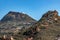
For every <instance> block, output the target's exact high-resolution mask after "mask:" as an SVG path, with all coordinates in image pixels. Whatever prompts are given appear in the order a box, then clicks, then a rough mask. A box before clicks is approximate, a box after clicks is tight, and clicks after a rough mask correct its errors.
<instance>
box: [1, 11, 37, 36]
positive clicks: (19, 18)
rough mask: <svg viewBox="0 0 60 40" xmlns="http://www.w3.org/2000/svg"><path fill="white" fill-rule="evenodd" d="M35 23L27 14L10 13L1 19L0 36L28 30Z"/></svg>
mask: <svg viewBox="0 0 60 40" xmlns="http://www.w3.org/2000/svg"><path fill="white" fill-rule="evenodd" d="M35 22H36V20H35V19H33V18H31V17H30V16H29V15H27V14H24V13H20V12H13V11H10V12H8V14H6V15H5V16H4V17H3V18H2V19H1V24H0V35H3V34H6V35H7V34H10V35H12V34H16V33H18V32H19V31H20V30H21V29H22V28H25V29H26V28H29V27H30V26H31V25H33V24H34V23H35Z"/></svg>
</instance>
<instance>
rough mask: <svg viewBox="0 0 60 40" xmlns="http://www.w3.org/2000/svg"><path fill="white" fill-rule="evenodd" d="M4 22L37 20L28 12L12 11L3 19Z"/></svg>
mask: <svg viewBox="0 0 60 40" xmlns="http://www.w3.org/2000/svg"><path fill="white" fill-rule="evenodd" d="M1 21H2V22H6V21H23V22H35V21H36V20H35V19H33V18H31V17H30V16H28V15H27V14H23V13H19V12H13V11H10V12H9V13H8V14H7V15H5V16H4V17H3V18H2V20H1Z"/></svg>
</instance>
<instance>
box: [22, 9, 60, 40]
mask: <svg viewBox="0 0 60 40" xmlns="http://www.w3.org/2000/svg"><path fill="white" fill-rule="evenodd" d="M23 35H24V36H25V37H27V38H29V37H30V39H31V38H32V39H31V40H60V16H58V12H57V11H56V10H54V11H48V12H46V13H45V14H44V15H43V16H42V18H41V19H40V20H39V21H38V22H37V23H35V25H32V26H31V27H30V28H29V29H27V30H26V31H25V32H24V33H23Z"/></svg>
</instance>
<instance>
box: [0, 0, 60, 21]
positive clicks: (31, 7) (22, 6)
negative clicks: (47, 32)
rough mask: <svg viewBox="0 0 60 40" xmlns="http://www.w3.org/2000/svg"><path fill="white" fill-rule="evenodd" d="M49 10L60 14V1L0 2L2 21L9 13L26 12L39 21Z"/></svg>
mask: <svg viewBox="0 0 60 40" xmlns="http://www.w3.org/2000/svg"><path fill="white" fill-rule="evenodd" d="M49 10H57V11H58V12H59V13H60V0H0V20H1V19H2V18H3V17H4V16H5V15H6V14H7V13H8V12H9V11H16V12H24V13H25V14H28V15H29V16H31V17H32V18H34V19H36V20H39V19H40V18H41V16H42V15H43V14H44V13H45V12H47V11H49ZM59 15H60V14H59Z"/></svg>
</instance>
